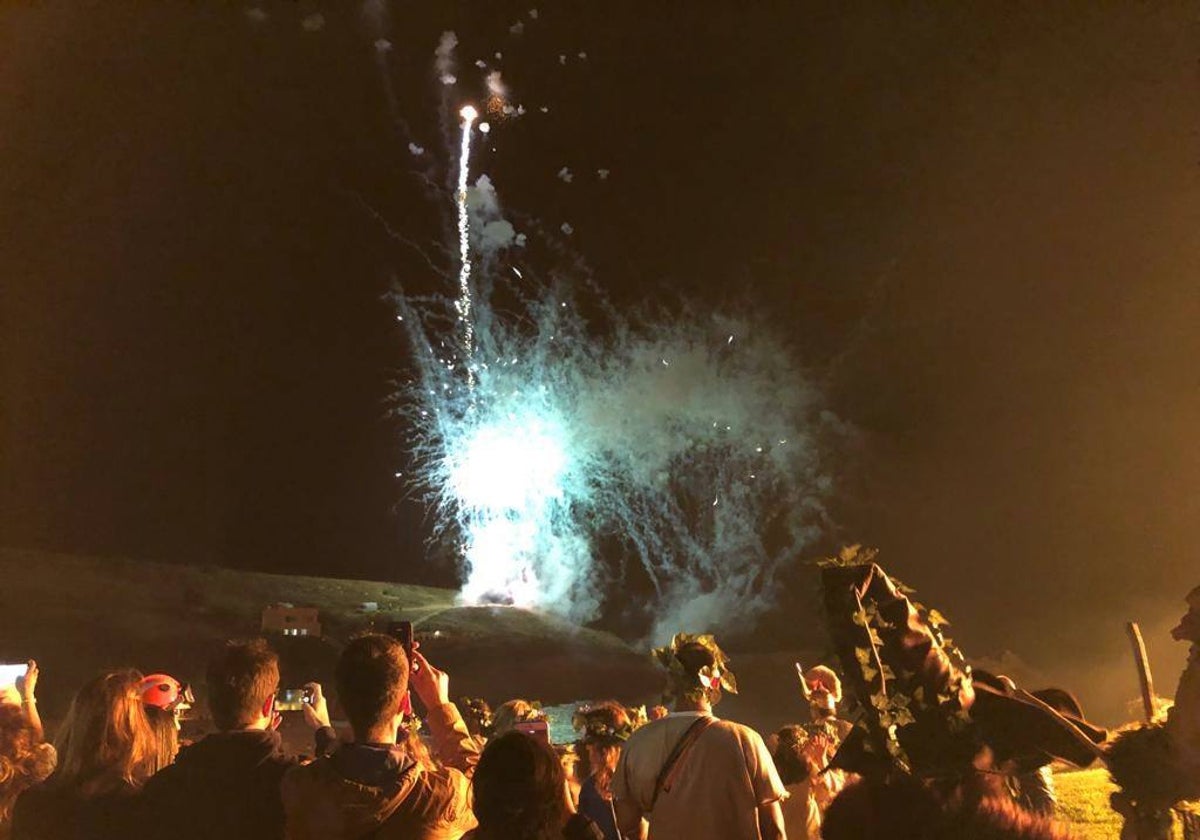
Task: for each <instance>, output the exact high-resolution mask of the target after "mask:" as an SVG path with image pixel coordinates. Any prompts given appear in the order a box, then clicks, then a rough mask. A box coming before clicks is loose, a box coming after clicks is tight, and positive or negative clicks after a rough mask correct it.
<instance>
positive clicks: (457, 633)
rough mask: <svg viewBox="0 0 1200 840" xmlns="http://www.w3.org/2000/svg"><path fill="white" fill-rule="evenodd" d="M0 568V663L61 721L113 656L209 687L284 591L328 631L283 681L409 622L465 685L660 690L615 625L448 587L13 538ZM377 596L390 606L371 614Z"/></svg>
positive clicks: (295, 657) (571, 695)
mask: <svg viewBox="0 0 1200 840" xmlns="http://www.w3.org/2000/svg"><path fill="white" fill-rule="evenodd" d="M0 579H3V580H4V582H5V585H4V587H3V590H2V591H0V661H6V662H8V661H13V662H15V661H23V660H25V659H28V658H30V657H33V658H36V659H37V660H38V661H39V663H40V664H41V667H42V684H41V688H40V689H39V696H40V697H41V698H42V700H43V710H44V712H45V713H46V714H47V715H48V717H51V718H53V717H57V716H58V715H61V714H62V712H63V711H64V710H65V708H66V705H67V703H68V702H69V699H70V696H71V694H72V692H73V691H74V690H75V689H76V688H77V687H78V686H79V685H80V684H81V683H82V682H83V681H84V680H86V679H87V678H88V677H89V676H91V675H93V674H95V673H97V672H98V671H100V670H101V669H104V668H108V667H114V666H121V665H132V666H134V667H137V668H139V669H140V670H142V671H144V672H151V671H166V672H168V673H171V674H174V675H175V676H178V677H179V678H181V679H183V680H186V681H189V682H191V683H192V684H193V685H195V686H196V688H197V693H198V695H200V696H202V694H203V686H202V684H203V674H204V663H205V661H206V660H207V658H208V656H209V654H210V652H211V651H212V650H213V648H214V647H215V646H217V645H219V644H221V643H222V642H223V641H224V640H225V639H228V638H233V637H245V636H255V635H259V623H260V616H261V612H262V608H263V607H264V606H266V605H268V604H273V603H276V602H279V601H284V602H289V603H293V604H312V605H315V606H317V607H319V608H320V611H321V613H320V619H321V623H322V629H323V638H321V639H312V638H301V639H294V638H283V637H277V638H275V639H274V641H273V644H274V646H275V647H276V649H277V650H279V652H280V655H281V659H282V662H281V664H282V671H283V675H282V676H283V683H284V685H285V686H286V685H299V684H301V683H303V682H306V681H307V680H310V679H317V680H320V681H322V682H324V683H326V684H329V683H331V682H332V669H333V663H334V662H335V661H336V658H337V654H338V652H339V651H340V649H341V647H342V646H343V645H344V644H345V642H346V640H347V639H349V638H350V637H351V636H352V635H353V634H354V633H356V632H359V631H360V630H363V629H366V628H367V627H368V626H369V625H370V624H371V623H372V621H374V622H376V623H377V624H378V625H380V626H382V625H383V624H385V623H386V621H387V620H389V619H406V620H409V621H412V622H413V624H414V626H415V628H416V633H417V638H418V640H420V642H421V644H422V649H423V650H424V651H425V652H426V653H427V655H428V656H429V658H430V659H431V661H433V662H435V663H436V664H438V665H439V666H441V667H444V668H445V669H446V670H447V671H449V673H450V674H451V691H452V692H453V693H454V694H472V695H481V696H484V697H486V698H487V699H488V700H489V701H492V702H494V703H495V702H500V701H503V700H505V699H508V698H509V697H512V696H531V697H538V698H540V699H542V700H544V701H546V702H548V703H562V702H569V701H573V700H577V699H580V698H586V697H595V696H609V695H612V694H613V693H614V692H616V693H618V694H623V695H629V696H628V700H630V701H632V700H634V699H637V697H636V696H634V695H641V694H645V693H646V692H647V691H653V690H654V688H656V687H657V677H656V676H655V675H654V674H653V671H652V670H651V668H650V666H649V663H648V661H647V660H646V658H645V657H644V655H643V654H641V653H639V652H636V651H634V650H633V649H631V648H630V647H629V646H627V645H626V644H625V643H624V642H622V641H621V640H620V639H618V638H617V637H615V636H612V635H610V634H607V633H601V632H597V631H592V630H587V629H583V628H579V627H576V626H574V625H571V624H569V623H568V622H565V621H563V620H561V619H557V618H554V617H552V616H544V615H539V614H536V613H532V612H528V611H524V610H517V609H510V608H503V607H475V608H464V607H458V606H456V605H455V593H454V592H452V591H450V590H444V589H433V588H429V587H422V586H407V585H402V584H393V583H383V582H377V581H361V580H339V579H335V578H317V577H303V576H295V575H274V574H261V573H256V572H243V571H234V570H230V569H222V568H217V567H196V566H180V565H167V564H157V563H149V562H144V561H135V560H128V559H110V558H105V559H99V558H91V557H79V556H72V555H62V554H50V553H45V552H33V551H23V550H15V549H0ZM365 601H374V602H376V603H377V604H378V607H379V608H378V612H376V613H364V612H363V611H362V610H361V609H360V605H361V604H362V603H363V602H365Z"/></svg>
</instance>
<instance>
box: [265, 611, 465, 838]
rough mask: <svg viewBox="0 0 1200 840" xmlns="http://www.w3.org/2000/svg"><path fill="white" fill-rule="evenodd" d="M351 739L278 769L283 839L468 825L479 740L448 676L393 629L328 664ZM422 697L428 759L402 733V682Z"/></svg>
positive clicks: (421, 832) (434, 831) (417, 834)
mask: <svg viewBox="0 0 1200 840" xmlns="http://www.w3.org/2000/svg"><path fill="white" fill-rule="evenodd" d="M335 678H336V685H337V693H338V700H339V701H340V703H341V706H342V708H343V709H344V710H345V713H346V718H347V719H348V720H349V721H350V728H351V730H352V731H353V733H354V739H353V741H351V742H350V743H343V744H342V745H341V747H340V748H339V749H338V750H337V752H335V753H334V754H333V755H330V756H326V757H322V758H318V759H316V760H315V761H313V762H312V763H311V764H307V765H304V766H302V767H295V768H293V769H291V770H289V771H288V773H287V775H286V776H284V779H283V805H284V811H285V813H286V820H287V837H288V838H289V840H318V838H321V840H324V838H329V837H366V836H370V837H372V838H374V840H392V838H405V840H410V838H411V840H454V839H455V838H458V837H461V836H462V835H463V833H464V832H466V831H468V830H469V829H471V828H472V827H474V825H475V817H474V815H473V814H472V812H471V795H470V792H471V777H472V775H473V774H474V772H475V765H476V763H477V762H478V761H479V747H478V745H477V743H476V742H475V740H474V739H473V738H472V737H471V735H470V733H469V732H468V731H467V727H466V724H465V723H464V722H463V719H462V715H461V714H459V711H458V708H457V707H456V706H455V705H454V704H453V703H451V702H450V694H449V690H450V678H449V677H448V676H447V675H446V674H445V673H444V672H443V671H440V670H438V669H437V668H435V667H434V666H433V665H431V664H429V662H428V661H427V660H426V659H425V657H424V656H422V655H421V653H420V651H419V650H417V649H416V648H415V645H414V646H413V647H412V649H411V653H409V652H407V651H406V650H405V646H404V644H403V643H402V640H401V639H398V638H396V637H395V636H392V635H384V634H379V633H370V634H366V635H363V636H359V637H358V638H356V639H353V640H351V641H350V643H349V644H347V645H346V648H345V650H343V651H342V655H341V657H340V658H339V659H338V664H337V668H336V671H335ZM410 687H411V689H412V690H413V692H414V693H415V694H416V695H417V697H418V699H419V700H420V701H421V703H422V704H423V705H424V707H425V722H426V723H427V724H428V726H429V732H430V735H431V736H432V749H433V754H434V757H435V758H437V759H438V761H439V762H440V764H441V766H440V767H431V766H429V765H428V764H427V763H426V762H425V761H423V760H422V759H421V757H420V756H418V755H414V750H413V748H412V747H411V746H410V745H409V744H408V743H407V739H406V738H402V737H401V735H402V733H403V732H404V724H405V719H406V716H407V708H408V699H407V698H408V692H409V689H410Z"/></svg>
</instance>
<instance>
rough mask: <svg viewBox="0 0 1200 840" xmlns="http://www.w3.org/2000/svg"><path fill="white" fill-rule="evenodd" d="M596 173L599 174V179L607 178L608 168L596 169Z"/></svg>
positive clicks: (605, 179)
mask: <svg viewBox="0 0 1200 840" xmlns="http://www.w3.org/2000/svg"><path fill="white" fill-rule="evenodd" d="M596 174H597V175H599V176H600V180H601V181H607V180H608V170H607V169H597V170H596Z"/></svg>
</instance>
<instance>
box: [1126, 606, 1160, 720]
mask: <svg viewBox="0 0 1200 840" xmlns="http://www.w3.org/2000/svg"><path fill="white" fill-rule="evenodd" d="M1125 632H1127V633H1128V634H1129V643H1130V644H1131V645H1133V661H1134V665H1135V666H1136V667H1137V674H1138V684H1139V685H1140V686H1141V689H1142V710H1143V711H1144V712H1145V713H1146V723H1151V722H1153V720H1154V711H1155V710H1154V678H1153V677H1152V676H1151V675H1150V661H1149V659H1147V657H1146V643H1145V642H1144V641H1143V640H1142V631H1141V628H1140V627H1138V625H1137V622H1136V621H1130V622H1127V623H1126V625H1125Z"/></svg>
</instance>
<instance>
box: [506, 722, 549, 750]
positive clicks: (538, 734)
mask: <svg viewBox="0 0 1200 840" xmlns="http://www.w3.org/2000/svg"><path fill="white" fill-rule="evenodd" d="M513 729H515V730H517V731H518V732H520V733H521V734H522V735H528V736H529V737H530V738H533V739H534V740H536V741H541V742H542V743H543V744H546V745H547V746H548V745H549V744H550V724H548V723H547V722H546V721H544V720H527V721H524V722H523V723H518V724H516V725H515V726H513Z"/></svg>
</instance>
